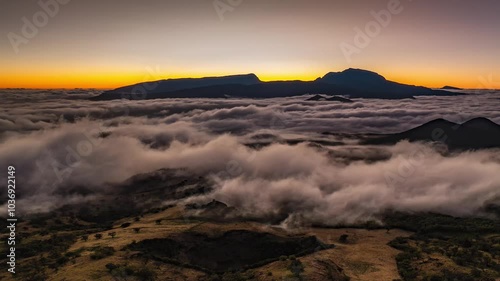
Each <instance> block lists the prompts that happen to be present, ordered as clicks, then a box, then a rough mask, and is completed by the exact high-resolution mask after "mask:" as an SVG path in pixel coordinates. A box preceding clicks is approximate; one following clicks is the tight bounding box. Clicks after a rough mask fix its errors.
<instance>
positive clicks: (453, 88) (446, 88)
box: [441, 86, 463, 90]
mask: <svg viewBox="0 0 500 281" xmlns="http://www.w3.org/2000/svg"><path fill="white" fill-rule="evenodd" d="M441 90H463V89H461V88H457V87H453V86H444V87H443V88H441Z"/></svg>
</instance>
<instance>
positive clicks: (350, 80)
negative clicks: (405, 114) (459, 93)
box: [316, 68, 454, 98]
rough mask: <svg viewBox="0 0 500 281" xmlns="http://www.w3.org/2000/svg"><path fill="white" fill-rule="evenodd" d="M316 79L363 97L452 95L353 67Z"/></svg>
mask: <svg viewBox="0 0 500 281" xmlns="http://www.w3.org/2000/svg"><path fill="white" fill-rule="evenodd" d="M316 81H318V82H323V83H328V84H334V85H337V86H341V87H345V88H349V89H351V90H353V91H356V92H358V93H362V94H361V95H360V97H365V98H393V97H399V98H409V97H413V96H427V95H454V94H453V93H450V92H446V91H439V90H432V89H430V88H426V87H420V86H413V85H405V84H401V83H397V82H393V81H389V80H387V79H385V78H384V77H383V76H381V75H380V74H378V73H375V72H372V71H368V70H362V69H353V68H350V69H347V70H344V71H342V72H330V73H328V74H326V75H325V76H324V77H323V78H319V79H317V80H316Z"/></svg>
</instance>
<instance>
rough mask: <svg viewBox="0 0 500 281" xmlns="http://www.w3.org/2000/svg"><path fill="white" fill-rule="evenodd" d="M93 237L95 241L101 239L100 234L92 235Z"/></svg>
mask: <svg viewBox="0 0 500 281" xmlns="http://www.w3.org/2000/svg"><path fill="white" fill-rule="evenodd" d="M94 237H95V239H96V240H99V239H101V238H102V234H101V233H96V234H95V235H94Z"/></svg>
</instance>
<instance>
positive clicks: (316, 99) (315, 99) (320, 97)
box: [306, 95, 326, 101]
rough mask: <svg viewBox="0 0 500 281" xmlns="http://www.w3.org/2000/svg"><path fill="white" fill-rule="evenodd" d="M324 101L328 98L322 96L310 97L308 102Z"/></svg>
mask: <svg viewBox="0 0 500 281" xmlns="http://www.w3.org/2000/svg"><path fill="white" fill-rule="evenodd" d="M322 100H323V101H324V100H326V97H324V96H322V95H315V96H314V97H310V98H308V99H306V101H322Z"/></svg>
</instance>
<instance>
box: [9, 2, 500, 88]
mask: <svg viewBox="0 0 500 281" xmlns="http://www.w3.org/2000/svg"><path fill="white" fill-rule="evenodd" d="M41 1H42V2H47V1H50V0H41ZM52 1H55V0H52ZM61 1H62V0H61ZM66 1H67V0H66ZM218 1H221V2H226V3H227V2H230V1H229V0H218ZM390 1H391V0H366V1H362V0H343V1H340V0H328V1H327V0H322V1H319V0H318V1H314V0H307V1H305V0H304V1H299V0H242V3H241V4H240V5H239V6H237V7H235V8H234V10H232V11H228V12H226V13H224V15H223V16H224V17H223V20H221V19H220V18H219V16H218V14H217V12H216V9H215V8H214V5H213V3H214V1H213V0H178V1H166V0H143V1H138V0H137V1H132V0H120V1H118V0H115V1H111V0H109V1H102V0H70V1H69V3H68V4H65V5H60V10H59V12H58V13H57V14H56V15H55V16H54V17H51V18H49V21H48V24H47V25H45V26H43V27H41V28H39V30H38V33H37V34H36V36H34V37H33V38H31V39H28V42H27V43H26V44H21V45H20V46H19V52H18V53H17V54H16V52H15V51H14V48H13V47H12V45H11V43H10V41H9V37H8V34H9V33H10V32H13V33H15V34H18V35H22V33H21V29H22V27H23V24H24V23H23V21H22V18H23V17H26V18H28V19H29V20H30V21H33V15H34V14H35V13H37V12H38V11H41V10H42V9H41V7H40V6H39V4H38V2H39V0H37V1H35V0H23V1H11V0H0V6H1V9H0V33H1V36H2V37H1V38H2V39H1V40H0V65H1V67H0V87H26V88H73V87H82V88H84V87H85V88H86V87H91V88H113V87H117V86H121V85H125V84H130V83H133V82H140V81H145V80H157V79H162V78H173V77H185V76H189V77H200V76H211V75H226V74H236V73H250V72H253V73H256V74H257V75H258V76H259V77H260V78H261V79H263V80H272V79H303V80H312V79H315V78H317V77H319V76H323V75H324V74H325V73H327V72H329V71H341V70H343V69H346V68H349V67H356V68H364V69H369V70H373V71H376V72H379V73H380V74H382V75H384V76H385V77H387V78H389V79H391V80H396V81H400V82H405V83H411V84H419V85H424V86H430V87H441V86H444V85H447V84H451V85H454V86H459V87H467V88H478V87H479V88H500V16H499V12H500V1H498V0H477V1H468V0H440V1H435V0H434V1H432V0H413V1H411V0H401V6H402V8H403V11H402V12H401V13H400V14H398V15H393V17H392V20H391V21H390V24H389V25H388V26H387V27H384V28H382V30H381V32H380V34H378V35H377V36H375V37H374V38H373V39H372V40H371V42H370V44H369V45H368V46H366V47H365V48H363V49H362V50H361V52H360V53H359V54H355V55H353V56H352V60H351V61H348V60H347V59H346V58H345V56H344V54H343V53H342V51H341V49H340V47H339V46H340V44H341V43H342V42H346V43H349V44H354V43H353V40H354V37H355V35H356V32H355V31H354V29H355V28H356V27H359V28H361V29H364V28H365V25H366V24H367V23H368V22H370V21H372V20H373V16H372V15H371V14H370V12H371V11H379V10H383V9H387V5H388V3H389V2H390ZM148 69H154V70H155V71H153V72H151V70H148ZM491 80H492V81H491ZM486 81H490V82H486ZM495 81H498V82H495Z"/></svg>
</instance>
